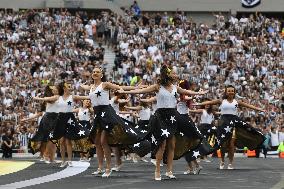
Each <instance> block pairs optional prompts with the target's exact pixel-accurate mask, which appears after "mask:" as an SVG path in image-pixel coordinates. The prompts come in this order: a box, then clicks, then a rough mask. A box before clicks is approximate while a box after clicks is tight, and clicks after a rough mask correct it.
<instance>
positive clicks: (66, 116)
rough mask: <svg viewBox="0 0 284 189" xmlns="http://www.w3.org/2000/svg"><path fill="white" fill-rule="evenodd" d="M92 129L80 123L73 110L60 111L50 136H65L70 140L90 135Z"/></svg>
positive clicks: (54, 138) (58, 137)
mask: <svg viewBox="0 0 284 189" xmlns="http://www.w3.org/2000/svg"><path fill="white" fill-rule="evenodd" d="M89 134H90V131H89V130H88V129H87V127H84V126H83V125H80V124H79V123H78V121H77V120H76V119H75V116H74V114H73V113H72V112H66V113H59V114H58V117H57V122H56V126H55V129H54V131H53V132H50V134H49V136H50V138H51V139H52V140H58V139H60V138H62V137H65V138H67V139H69V140H79V139H82V138H86V137H88V136H89Z"/></svg>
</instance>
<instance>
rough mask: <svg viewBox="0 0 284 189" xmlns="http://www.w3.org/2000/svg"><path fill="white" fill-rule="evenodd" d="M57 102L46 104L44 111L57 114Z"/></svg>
mask: <svg viewBox="0 0 284 189" xmlns="http://www.w3.org/2000/svg"><path fill="white" fill-rule="evenodd" d="M58 100H59V99H58ZM58 100H56V101H55V102H53V103H46V111H45V112H49V113H58V112H59V106H58Z"/></svg>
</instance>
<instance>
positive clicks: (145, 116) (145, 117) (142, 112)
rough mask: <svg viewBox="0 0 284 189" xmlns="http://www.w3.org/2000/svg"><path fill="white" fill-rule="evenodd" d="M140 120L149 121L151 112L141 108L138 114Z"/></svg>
mask: <svg viewBox="0 0 284 189" xmlns="http://www.w3.org/2000/svg"><path fill="white" fill-rule="evenodd" d="M139 117H140V120H149V119H150V117H151V110H150V108H144V107H142V110H140V112H139Z"/></svg>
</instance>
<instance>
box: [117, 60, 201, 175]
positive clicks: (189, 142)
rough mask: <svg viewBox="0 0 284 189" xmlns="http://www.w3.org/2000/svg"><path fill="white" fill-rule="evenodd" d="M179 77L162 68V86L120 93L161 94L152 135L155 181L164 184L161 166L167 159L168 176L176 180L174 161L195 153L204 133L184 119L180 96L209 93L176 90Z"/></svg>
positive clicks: (152, 121) (152, 126)
mask: <svg viewBox="0 0 284 189" xmlns="http://www.w3.org/2000/svg"><path fill="white" fill-rule="evenodd" d="M175 77H176V75H174V73H173V72H172V71H171V70H170V69H169V68H168V67H167V66H166V65H164V66H162V68H161V76H160V80H159V83H158V84H154V85H151V86H149V87H147V88H144V89H136V90H131V91H123V90H120V91H119V92H120V93H127V94H139V93H151V92H157V95H156V97H157V110H156V112H155V115H154V117H153V119H151V120H150V123H149V125H150V128H151V131H152V136H151V139H152V140H151V141H152V147H153V149H152V150H153V152H154V153H155V154H156V170H155V180H161V174H160V162H161V160H162V158H163V154H164V152H165V155H164V157H166V162H167V172H166V176H167V177H169V178H171V179H173V178H176V177H175V176H174V175H173V159H179V158H180V157H182V156H183V155H184V153H186V152H187V151H188V150H189V149H194V148H196V147H197V145H198V144H199V143H200V142H201V138H202V137H201V133H199V131H198V129H197V128H196V127H195V126H194V125H193V123H191V122H184V120H183V117H182V116H180V114H179V113H178V112H177V110H176V105H177V100H176V98H177V96H178V93H179V94H185V95H203V94H205V93H206V92H194V91H190V90H185V89H182V88H180V87H178V86H175V85H174V84H173V83H174V82H175V81H174V78H175Z"/></svg>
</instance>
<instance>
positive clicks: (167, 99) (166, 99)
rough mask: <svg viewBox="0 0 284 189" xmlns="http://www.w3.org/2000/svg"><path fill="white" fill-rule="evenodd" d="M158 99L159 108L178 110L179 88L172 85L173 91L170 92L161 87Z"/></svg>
mask: <svg viewBox="0 0 284 189" xmlns="http://www.w3.org/2000/svg"><path fill="white" fill-rule="evenodd" d="M156 97H157V108H158V109H159V108H176V106H177V99H176V98H177V88H176V86H175V85H172V91H171V92H169V91H168V90H167V89H166V88H165V87H163V86H161V87H160V90H159V92H158V93H157V95H156Z"/></svg>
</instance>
